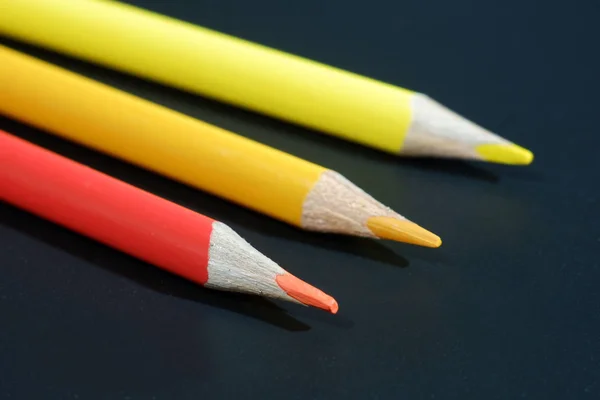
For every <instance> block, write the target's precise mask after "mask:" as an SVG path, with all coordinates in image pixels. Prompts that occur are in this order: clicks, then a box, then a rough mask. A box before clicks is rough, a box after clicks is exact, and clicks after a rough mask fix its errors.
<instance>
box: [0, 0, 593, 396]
mask: <svg viewBox="0 0 600 400" xmlns="http://www.w3.org/2000/svg"><path fill="white" fill-rule="evenodd" d="M130 2H131V3H134V4H137V5H140V6H144V7H146V8H149V9H153V10H155V11H159V12H162V13H165V14H168V15H171V16H174V17H178V18H181V19H185V20H189V21H191V22H194V23H198V24H202V25H205V26H208V27H212V28H215V29H219V30H222V31H224V32H227V33H231V34H235V35H238V36H241V37H244V38H247V39H250V40H254V41H258V42H261V43H264V44H267V45H270V46H274V47H277V48H280V49H283V50H287V51H290V52H293V53H297V54H300V55H303V56H307V57H310V58H313V59H316V60H319V61H323V62H327V63H329V64H333V65H335V66H339V67H342V68H345V69H349V70H352V71H355V72H358V73H362V74H365V75H369V76H372V77H375V78H378V79H381V80H384V81H387V82H391V83H394V84H397V85H400V86H404V87H408V88H411V89H416V90H419V91H421V92H424V93H427V94H429V95H431V96H432V97H434V98H436V99H437V100H439V101H441V102H442V103H444V104H446V105H447V106H449V107H451V108H453V109H454V110H456V111H458V112H460V113H462V114H464V115H465V116H467V117H469V118H471V119H473V120H474V121H477V122H479V123H481V124H482V125H484V126H486V127H488V128H489V129H491V130H493V131H496V132H498V133H500V134H502V135H503V136H505V137H507V138H509V139H511V140H514V141H515V142H517V143H519V144H521V145H523V146H525V147H528V148H530V149H532V150H533V151H534V153H535V154H536V160H535V162H534V164H533V165H532V166H530V167H523V168H521V167H506V166H498V165H489V164H477V163H465V162H458V161H437V160H416V161H411V160H402V159H397V158H394V157H392V156H386V155H384V154H381V153H377V152H375V151H372V150H368V149H365V148H361V147H359V146H357V145H353V144H349V143H344V142H342V141H340V140H337V139H334V138H330V137H325V136H322V135H320V134H317V133H314V132H310V131H308V130H304V129H302V128H299V127H296V126H291V125H288V124H285V123H282V122H278V121H275V120H271V119H269V118H266V117H262V116H259V115H256V114H252V113H249V112H245V111H240V110H237V109H234V108H232V107H229V106H226V105H223V104H219V103H215V102H212V101H208V100H206V99H203V98H200V97H197V96H194V95H190V94H186V93H182V92H179V91H176V90H173V89H169V88H166V87H163V86H160V85H156V84H153V83H148V82H145V81H142V80H139V79H136V78H132V77H129V76H125V75H122V74H119V73H115V72H111V71H108V70H105V69H101V68H98V67H95V66H91V65H89V64H85V63H82V62H78V61H74V60H71V59H68V58H66V57H62V56H58V55H56V54H52V53H50V52H45V51H42V50H39V49H35V48H33V47H28V46H24V45H22V44H18V43H16V42H12V41H9V40H4V39H3V40H2V42H3V43H5V44H8V45H10V46H12V47H15V48H18V49H21V50H26V51H27V52H29V53H31V54H34V55H37V56H40V57H41V58H44V59H46V60H50V61H52V62H56V63H58V64H60V65H63V66H66V67H68V68H71V69H73V70H75V71H78V72H81V73H84V74H86V75H89V76H91V77H94V78H97V79H99V80H101V81H104V82H107V83H110V84H113V85H115V86H118V87H121V88H124V89H126V90H128V91H131V92H133V93H136V94H138V95H141V96H143V97H146V98H149V99H152V100H154V101H156V102H158V103H161V104H165V105H167V106H169V107H172V108H174V109H177V110H180V111H182V112H184V113H186V114H189V115H192V116H195V117H198V118H202V119H205V120H207V121H209V122H212V123H215V124H217V125H219V126H222V127H225V128H228V129H230V130H233V131H235V132H238V133H240V134H242V135H245V136H248V137H251V138H254V139H256V140H258V141H261V142H264V143H267V144H270V145H272V146H275V147H278V148H281V149H283V150H286V151H288V152H290V153H293V154H295V155H298V156H301V157H304V158H306V159H308V160H311V161H314V162H317V163H320V164H323V165H325V166H327V167H330V168H332V169H335V170H338V171H339V172H341V173H343V174H344V175H346V176H347V177H348V178H350V179H351V180H353V181H354V182H355V183H357V184H358V185H360V186H361V187H363V188H364V189H366V190H367V191H368V192H370V193H371V194H373V195H374V196H375V197H376V198H378V199H380V200H381V201H382V202H384V203H386V204H388V205H389V206H391V207H392V208H394V209H396V210H398V211H399V212H401V213H403V214H404V215H406V216H407V217H409V218H411V219H413V220H414V221H416V222H418V223H420V224H422V225H423V226H425V227H427V228H429V229H431V230H432V231H434V232H436V233H438V234H439V235H440V236H441V237H442V238H443V240H444V245H443V246H442V247H441V248H440V249H437V250H432V249H424V248H417V247H411V246H409V245H403V244H396V243H388V242H386V243H383V242H375V241H370V240H361V239H357V238H348V237H335V236H327V235H318V234H312V233H307V232H301V231H299V230H297V229H295V228H292V227H289V226H286V225H284V224H283V223H280V222H277V221H275V220H271V219H269V218H267V217H264V216H261V215H258V214H256V213H254V212H251V211H248V210H245V209H242V208H240V207H237V206H235V205H232V204H229V203H227V202H225V201H222V200H220V199H217V198H214V197H212V196H209V195H206V194H203V193H201V192H198V191H196V190H193V189H191V188H188V187H185V186H183V185H180V184H177V183H174V182H170V181H168V180H167V179H164V178H161V177H158V176H155V175H153V174H151V173H148V172H146V171H142V170H140V169H138V168H135V167H132V166H130V165H128V164H126V163H122V162H119V161H116V160H113V159H110V158H108V157H106V156H103V155H100V154H97V153H94V152H92V151H89V150H86V149H83V148H81V147H78V146H76V145H73V144H70V143H67V142H65V141H63V140H60V139H57V138H55V137H51V136H48V135H46V134H45V133H43V132H40V131H37V130H35V129H32V128H29V127H26V126H24V125H21V124H19V123H17V122H15V121H11V120H8V119H0V128H2V129H5V130H8V131H12V132H13V133H15V134H18V135H19V136H21V137H23V138H26V139H29V140H31V141H33V142H35V143H38V144H41V145H43V146H45V147H48V148H50V149H52V150H54V151H57V152H59V153H61V154H64V155H67V156H68V157H71V158H74V159H76V160H79V161H82V162H85V163H86V164H88V165H91V166H93V167H95V168H97V169H99V170H102V171H104V172H108V173H110V174H112V175H114V176H116V177H119V178H120V179H123V180H125V181H128V182H131V183H133V184H134V185H136V186H139V187H142V188H144V189H147V190H150V191H152V192H154V193H157V194H159V195H161V196H163V197H166V198H168V199H171V200H173V201H175V202H177V203H179V204H182V205H185V206H187V207H189V208H192V209H194V210H197V211H199V212H202V213H206V214H208V215H211V216H213V217H215V218H218V219H221V220H223V221H224V222H226V223H228V224H229V225H231V226H232V227H233V228H234V229H235V230H237V231H238V232H239V233H240V234H242V236H244V237H246V238H247V239H248V240H249V241H250V242H251V243H252V244H254V245H255V246H256V247H257V248H258V249H259V250H261V251H263V252H264V253H266V254H267V255H269V256H270V257H272V258H273V259H274V260H276V261H278V262H279V263H280V264H281V265H283V266H284V267H285V268H287V269H289V270H290V271H292V272H293V273H295V274H297V275H298V276H299V277H301V278H303V279H305V280H307V281H309V282H311V283H313V284H315V285H316V286H319V287H321V288H322V289H323V290H325V291H327V292H329V293H331V294H332V295H334V296H335V297H336V298H337V299H338V301H339V303H340V312H339V314H338V315H337V316H330V315H327V314H326V313H323V312H320V311H318V310H314V309H308V308H303V307H299V306H295V305H293V304H279V303H278V304H274V303H271V302H268V301H265V300H261V299H257V298H250V297H247V296H241V295H232V294H224V293H218V292H213V291H209V290H204V289H202V288H198V287H196V286H194V285H192V284H190V283H188V282H185V281H184V280H182V279H179V278H177V277H174V276H171V275H169V274H167V273H164V272H162V271H160V270H158V269H156V268H153V267H151V266H149V265H147V264H144V263H142V262H139V261H137V260H134V259H132V258H130V257H128V256H125V255H123V254H121V253H118V252H117V251H113V250H111V249H109V248H106V247H104V246H102V245H99V244H97V243H94V242H93V241H90V240H87V239H85V238H83V237H80V236H78V235H76V234H74V233H71V232H69V231H67V230H64V229H62V228H59V227H57V226H54V225H52V224H51V223H48V222H45V221H42V220H40V219H38V218H37V217H33V216H31V215H29V214H27V213H24V212H22V211H19V210H17V209H15V208H12V207H10V206H8V205H4V204H0V256H1V258H0V264H1V265H0V317H1V320H0V324H1V328H0V398H3V399H29V398H31V399H33V398H35V399H132V400H133V399H169V400H170V399H202V398H203V399H212V398H236V397H237V398H251V397H252V398H260V399H267V398H286V399H308V398H316V399H334V398H339V399H350V398H356V399H371V398H373V399H379V398H381V399H518V398H537V399H586V398H590V399H592V398H598V395H599V394H600V332H599V328H600V289H599V285H600V263H599V261H598V258H599V254H600V252H599V250H600V228H599V217H600V212H599V209H598V205H599V199H600V190H599V189H598V183H599V181H600V180H599V177H600V173H599V169H598V167H599V164H598V160H597V158H598V156H597V154H598V148H599V147H600V135H599V132H598V113H599V108H600V101H599V100H598V93H599V92H600V79H599V77H598V74H599V71H600V58H599V52H598V50H599V39H600V28H599V26H598V16H599V11H600V6H599V5H598V4H600V3H598V2H597V1H595V0H590V1H583V0H579V1H570V2H565V1H555V0H545V1H534V0H502V1H500V0H498V1H481V0H453V1H449V0H429V1H425V0H402V1H399V0H371V1H368V2H367V1H357V0H353V1H351V0H344V1H342V0H336V1H325V0H303V1H291V0H286V1H283V0H254V1H249V0H199V1H183V0H179V1H142V0H137V1H130ZM0 118H1V117H0Z"/></svg>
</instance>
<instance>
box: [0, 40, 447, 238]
mask: <svg viewBox="0 0 600 400" xmlns="http://www.w3.org/2000/svg"><path fill="white" fill-rule="evenodd" d="M0 113H3V114H6V115H8V116H10V117H13V118H15V119H18V120H21V121H24V122H27V123H30V124H32V125H35V126H37V127H40V128H42V129H46V130H48V131H50V132H53V133H55V134H57V135H59V136H62V137H64V138H67V139H70V140H74V141H76V142H79V143H81V144H84V145H86V146H89V147H92V148H94V149H97V150H100V151H103V152H106V153H109V154H111V155H113V156H116V157H120V158H122V159H124V160H127V161H129V162H132V163H135V164H137V165H140V166H142V167H145V168H148V169H150V170H153V171H155V172H158V173H161V174H163V175H166V176H169V177H171V178H173V179H176V180H179V181H181V182H184V183H187V184H189V185H191V186H195V187H197V188H200V189H203V190H206V191H208V192H211V193H213V194H216V195H218V196H221V197H224V198H226V199H229V200H231V201H234V202H236V203H238V204H242V205H244V206H246V207H249V208H252V209H254V210H257V211H260V212H262V213H265V214H267V215H270V216H272V217H275V218H278V219H280V220H283V221H285V222H288V223H290V224H293V225H296V226H299V227H302V228H304V229H309V230H315V231H320V232H333V233H341V234H348V235H357V236H366V237H373V238H384V239H391V240H398V241H403V242H408V243H414V244H418V245H423V246H428V247H438V246H439V245H440V244H441V241H440V239H439V238H438V237H437V236H436V235H434V234H433V233H430V232H428V231H426V230H425V229H423V228H421V227H419V226H418V225H416V224H414V223H412V222H410V221H408V220H406V219H405V218H404V217H402V216H401V215H399V214H397V213H396V212H394V211H392V210H390V209H389V208H387V207H385V206H384V205H382V204H381V203H379V202H378V201H376V200H375V199H373V198H372V197H371V196H369V195H368V194H366V193H365V192H364V191H362V190H361V189H359V188H358V187H356V186H355V185H353V184H352V183H350V182H349V181H348V180H346V179H345V178H343V177H342V176H341V175H340V174H338V173H336V172H334V171H331V170H328V169H326V168H324V167H321V166H319V165H315V164H312V163H310V162H308V161H305V160H302V159H300V158H297V157H294V156H291V155H289V154H286V153H283V152H281V151H278V150H276V149H273V148H271V147H268V146H265V145H262V144H260V143H257V142H254V141H251V140H249V139H246V138H243V137H241V136H238V135H235V134H233V133H231V132H228V131H225V130H223V129H220V128H217V127H215V126H212V125H209V124H207V123H204V122H202V121H198V120H195V119H193V118H190V117H188V116H185V115H183V114H180V113H177V112H175V111H173V110H170V109H167V108H165V107H161V106H159V105H156V104H154V103H151V102H149V101H146V100H143V99H140V98H138V97H135V96H132V95H130V94H128V93H125V92H122V91H119V90H116V89H114V88H111V87H109V86H106V85H103V84H100V83H99V82H96V81H93V80H91V79H87V78H85V77H82V76H80V75H77V74H74V73H72V72H70V71H67V70H65V69H62V68H58V67H56V66H53V65H51V64H48V63H46V62H43V61H41V60H38V59H35V58H33V57H30V56H27V55H24V54H22V53H19V52H17V51H14V50H12V49H9V48H7V47H3V46H0ZM382 217H386V218H382Z"/></svg>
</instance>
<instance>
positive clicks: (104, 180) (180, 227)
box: [0, 131, 338, 314]
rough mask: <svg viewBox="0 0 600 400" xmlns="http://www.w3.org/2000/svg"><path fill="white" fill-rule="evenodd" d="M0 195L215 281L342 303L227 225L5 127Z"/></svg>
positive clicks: (319, 303)
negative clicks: (274, 260) (249, 242)
mask: <svg viewBox="0 0 600 400" xmlns="http://www.w3.org/2000/svg"><path fill="white" fill-rule="evenodd" d="M0 200H3V201H6V202H8V203H10V204H13V205H15V206H17V207H20V208H23V209H25V210H27V211H29V212H31V213H33V214H36V215H38V216H40V217H43V218H45V219H48V220H50V221H53V222H55V223H57V224H59V225H63V226H65V227H67V228H69V229H71V230H73V231H76V232H78V233H80V234H82V235H85V236H88V237H90V238H92V239H95V240H97V241H99V242H102V243H104V244H106V245H108V246H110V247H113V248H115V249H118V250H121V251H123V252H125V253H128V254H130V255H132V256H135V257H137V258H140V259H142V260H145V261H147V262H149V263H151V264H154V265H156V266H158V267H160V268H163V269H165V270H168V271H170V272H172V273H175V274H178V275H181V276H183V277H185V278H187V279H189V280H191V281H194V282H196V283H199V284H201V285H203V286H206V287H209V288H212V289H218V290H227V291H234V292H241V293H249V294H255V295H260V296H265V297H271V298H275V299H279V300H286V301H292V302H296V303H301V304H304V305H310V306H314V307H319V308H322V309H325V310H328V311H330V312H332V313H334V314H335V313H336V312H337V310H338V305H337V303H336V301H335V300H334V299H333V298H332V297H330V296H328V295H326V294H325V293H323V292H321V291H320V290H318V289H316V288H314V287H312V286H310V285H309V284H307V283H305V282H303V281H301V280H300V279H298V278H296V277H294V276H293V275H291V274H289V273H288V272H286V271H285V270H283V269H282V268H281V267H280V266H279V265H277V264H275V263H274V262H273V261H271V260H270V259H269V258H267V257H265V256H264V255H263V254H261V253H260V252H258V251H257V250H256V249H255V248H253V247H252V246H250V245H249V244H248V242H246V241H245V240H244V239H242V238H241V237H240V236H239V235H237V234H236V233H235V232H234V231H233V230H231V228H229V227H228V226H227V225H225V224H223V223H221V222H217V221H215V220H213V219H211V218H208V217H205V216H204V215H201V214H198V213H195V212H193V211H191V210H188V209H186V208H183V207H181V206H178V205H177V204H174V203H171V202H169V201H167V200H164V199H161V198H160V197H157V196H154V195H153V194H150V193H147V192H144V191H142V190H140V189H137V188H135V187H133V186H131V185H129V184H127V183H125V182H121V181H119V180H117V179H114V178H112V177H110V176H107V175H105V174H102V173H100V172H98V171H95V170H93V169H91V168H88V167H86V166H84V165H81V164H78V163H76V162H74V161H72V160H69V159H67V158H65V157H62V156H59V155H58V154H55V153H52V152H50V151H48V150H45V149H43V148H41V147H38V146H35V145H33V144H31V143H29V142H26V141H24V140H22V139H19V138H17V137H14V136H12V135H9V134H8V133H6V132H3V131H0Z"/></svg>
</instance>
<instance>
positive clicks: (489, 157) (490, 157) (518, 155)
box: [476, 143, 533, 165]
mask: <svg viewBox="0 0 600 400" xmlns="http://www.w3.org/2000/svg"><path fill="white" fill-rule="evenodd" d="M476 150H477V153H479V155H480V156H481V157H482V158H483V159H484V160H485V161H489V162H495V163H498V164H510V165H529V164H531V162H532V161H533V153H532V152H531V151H529V150H527V149H525V148H523V147H521V146H518V145H516V144H513V143H510V144H481V145H479V146H477V147H476Z"/></svg>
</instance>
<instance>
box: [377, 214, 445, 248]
mask: <svg viewBox="0 0 600 400" xmlns="http://www.w3.org/2000/svg"><path fill="white" fill-rule="evenodd" d="M367 227H368V228H369V229H370V230H371V232H373V234H374V235H375V236H377V237H378V238H380V239H389V240H395V241H397V242H404V243H411V244H416V245H419V246H425V247H440V246H441V245H442V240H441V239H440V237H439V236H437V235H436V234H434V233H431V232H429V231H428V230H426V229H423V228H421V227H420V226H419V225H417V224H415V223H414V222H411V221H409V220H407V219H398V218H394V217H371V218H369V219H368V220H367Z"/></svg>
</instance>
